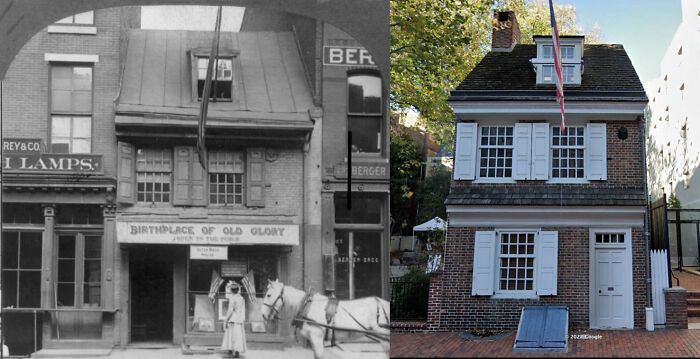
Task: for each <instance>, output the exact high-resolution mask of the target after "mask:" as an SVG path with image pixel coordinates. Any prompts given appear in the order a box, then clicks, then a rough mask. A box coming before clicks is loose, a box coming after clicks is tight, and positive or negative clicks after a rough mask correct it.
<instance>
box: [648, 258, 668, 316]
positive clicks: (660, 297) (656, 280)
mask: <svg viewBox="0 0 700 359" xmlns="http://www.w3.org/2000/svg"><path fill="white" fill-rule="evenodd" d="M666 259H667V257H666V250H665V249H654V250H652V251H651V300H652V303H653V305H654V324H666V302H665V301H664V288H668V262H667V261H666Z"/></svg>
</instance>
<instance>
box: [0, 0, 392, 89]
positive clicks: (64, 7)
mask: <svg viewBox="0 0 700 359" xmlns="http://www.w3.org/2000/svg"><path fill="white" fill-rule="evenodd" d="M134 5H144V6H146V5H210V6H218V5H222V6H241V7H251V8H267V9H271V10H276V11H284V12H289V13H294V14H297V15H302V16H306V17H310V18H315V19H319V20H322V21H325V22H328V23H329V24H331V25H333V26H335V27H337V28H339V29H341V30H343V31H344V32H346V33H347V34H348V35H350V36H352V37H354V38H355V40H357V41H358V42H359V43H361V44H362V45H363V46H364V47H365V48H366V49H367V51H369V53H370V54H372V57H373V59H374V61H375V63H376V64H377V67H378V68H379V71H380V72H381V75H382V79H383V81H382V82H383V83H384V86H385V88H388V84H389V0H91V1H85V0H0V78H4V77H5V73H6V72H7V69H8V68H9V66H10V64H11V63H12V60H13V59H14V57H15V56H16V55H17V53H18V52H19V51H20V49H22V47H23V46H24V44H26V43H27V42H28V41H29V39H31V37H32V36H34V35H35V34H36V33H37V32H39V31H41V30H42V29H43V28H45V27H47V26H48V25H50V24H52V23H54V22H56V21H57V20H60V19H62V18H65V17H67V16H70V15H73V14H77V13H81V12H85V11H90V10H99V9H105V8H111V7H120V6H134ZM212 26H213V25H212Z"/></svg>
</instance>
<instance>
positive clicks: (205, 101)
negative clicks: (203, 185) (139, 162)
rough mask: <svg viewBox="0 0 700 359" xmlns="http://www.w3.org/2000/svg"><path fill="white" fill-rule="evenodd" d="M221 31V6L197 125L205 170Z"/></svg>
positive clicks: (198, 150)
mask: <svg viewBox="0 0 700 359" xmlns="http://www.w3.org/2000/svg"><path fill="white" fill-rule="evenodd" d="M220 33H221V6H219V9H218V11H217V13H216V26H215V29H214V38H213V39H212V43H211V51H209V62H208V63H207V75H206V78H205V79H204V90H203V91H202V104H201V107H200V108H199V122H198V126H197V153H198V154H199V163H200V164H201V165H202V168H203V169H204V170H206V169H207V147H206V143H205V137H206V121H207V112H208V111H209V96H210V93H211V77H212V73H213V72H214V71H213V69H214V64H215V63H216V62H217V57H218V56H219V35H220ZM214 96H216V94H214Z"/></svg>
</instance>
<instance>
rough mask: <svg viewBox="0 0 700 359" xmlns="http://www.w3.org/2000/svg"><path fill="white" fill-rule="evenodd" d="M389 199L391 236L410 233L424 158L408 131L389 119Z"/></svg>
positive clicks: (394, 120) (392, 119)
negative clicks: (391, 223) (391, 220)
mask: <svg viewBox="0 0 700 359" xmlns="http://www.w3.org/2000/svg"><path fill="white" fill-rule="evenodd" d="M390 137H391V152H390V178H391V184H390V186H389V187H390V196H391V202H390V206H391V217H392V219H393V221H394V226H393V229H392V232H394V233H410V229H411V228H413V226H414V225H415V217H416V202H415V192H416V188H417V186H418V179H419V178H420V175H421V165H422V162H423V155H422V154H421V151H420V148H419V147H418V144H417V143H416V142H415V140H414V139H413V137H411V135H410V133H409V129H408V128H406V127H404V126H402V125H400V124H399V121H398V115H392V117H391V136H390Z"/></svg>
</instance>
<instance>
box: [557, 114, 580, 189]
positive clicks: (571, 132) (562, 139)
mask: <svg viewBox="0 0 700 359" xmlns="http://www.w3.org/2000/svg"><path fill="white" fill-rule="evenodd" d="M583 129H584V128H583V127H567V128H566V129H565V130H564V132H562V131H561V128H560V127H558V126H553V127H552V178H584V162H585V161H584V150H585V148H586V146H585V143H584V138H585V137H584V131H583Z"/></svg>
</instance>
